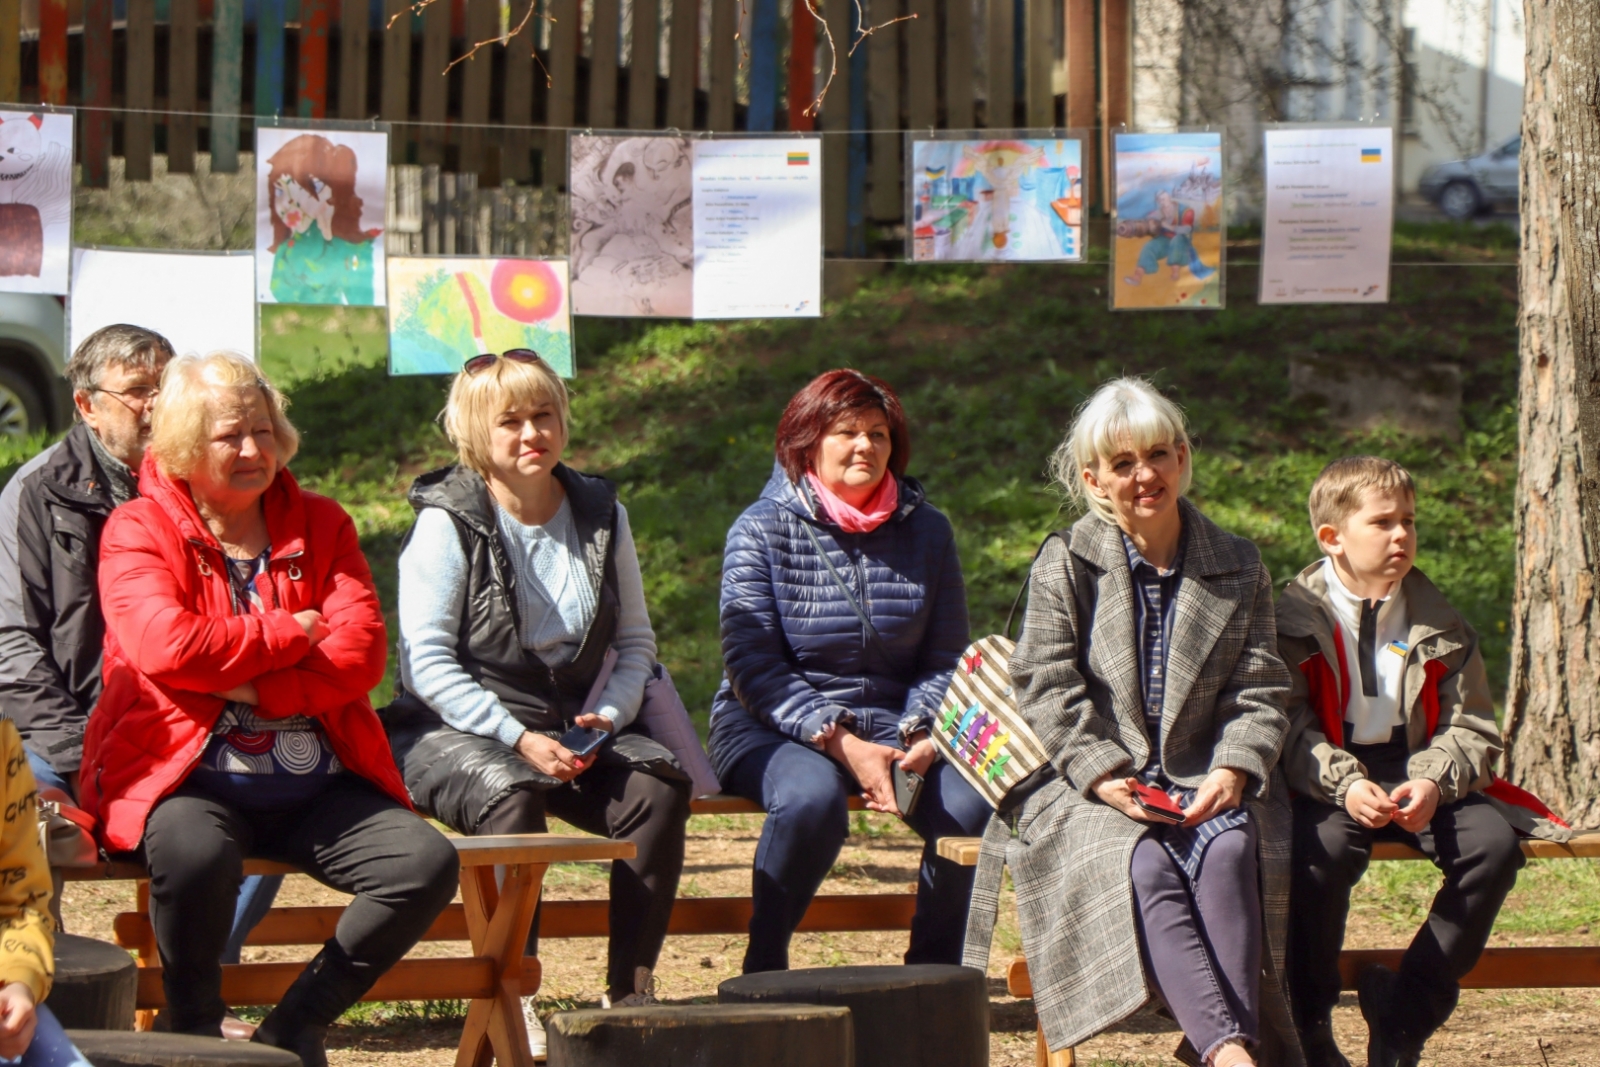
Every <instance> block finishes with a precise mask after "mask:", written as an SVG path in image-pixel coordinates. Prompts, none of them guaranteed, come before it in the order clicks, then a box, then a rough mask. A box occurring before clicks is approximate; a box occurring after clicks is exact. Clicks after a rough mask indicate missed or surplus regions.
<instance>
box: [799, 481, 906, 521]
mask: <svg viewBox="0 0 1600 1067" xmlns="http://www.w3.org/2000/svg"><path fill="white" fill-rule="evenodd" d="M806 481H807V482H808V483H810V485H811V491H812V492H813V493H815V494H816V495H817V503H819V504H821V505H822V510H823V511H824V512H825V513H826V514H827V516H828V518H829V519H831V520H833V523H834V525H836V526H838V527H839V529H841V530H843V531H844V532H845V533H871V532H872V531H873V530H876V529H877V528H878V527H880V526H882V525H883V524H884V523H885V522H887V521H889V516H891V515H893V514H894V513H895V509H896V508H898V507H899V506H900V484H899V482H898V481H896V479H895V476H894V475H893V474H892V473H890V472H889V471H884V472H883V481H881V482H879V483H878V488H877V491H875V492H874V493H873V494H872V496H870V497H868V498H867V502H866V504H865V505H864V506H863V507H860V508H856V507H852V506H851V505H849V504H847V503H845V502H844V501H843V500H841V499H840V498H839V497H838V496H837V495H836V494H834V493H831V492H829V491H828V487H827V486H825V485H823V484H822V479H821V478H818V477H817V476H816V474H815V473H813V472H811V471H807V472H806Z"/></svg>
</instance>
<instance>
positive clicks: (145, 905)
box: [123, 878, 161, 1030]
mask: <svg viewBox="0 0 1600 1067" xmlns="http://www.w3.org/2000/svg"><path fill="white" fill-rule="evenodd" d="M133 899H134V908H135V909H137V910H138V911H140V912H142V913H143V914H144V915H145V916H146V917H148V916H149V915H150V879H148V878H141V879H139V880H138V881H137V882H135V883H134V891H133ZM150 931H151V933H150V936H149V937H146V938H144V939H142V940H141V942H140V943H139V944H138V945H136V946H129V945H124V946H123V947H124V948H130V947H131V948H133V949H134V951H135V953H136V955H135V956H134V962H135V963H137V964H138V965H139V966H141V967H159V966H160V965H161V952H160V950H159V949H157V948H156V935H155V925H154V924H153V923H152V924H151V926H150ZM155 1025H156V1013H155V1012H153V1011H149V1010H145V1011H136V1012H134V1013H133V1028H134V1029H135V1030H151V1029H154V1028H155Z"/></svg>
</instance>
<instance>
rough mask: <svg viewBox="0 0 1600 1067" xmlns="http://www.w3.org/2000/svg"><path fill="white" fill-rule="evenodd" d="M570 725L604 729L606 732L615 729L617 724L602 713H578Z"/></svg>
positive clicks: (587, 728) (588, 728) (586, 728)
mask: <svg viewBox="0 0 1600 1067" xmlns="http://www.w3.org/2000/svg"><path fill="white" fill-rule="evenodd" d="M572 725H574V726H581V727H583V728H584V729H585V730H604V731H605V732H606V733H608V734H609V733H611V732H613V731H615V730H616V728H617V724H616V723H614V722H612V721H611V720H610V719H608V718H606V717H605V716H604V715H593V714H591V715H579V716H578V717H577V718H576V719H573V720H572Z"/></svg>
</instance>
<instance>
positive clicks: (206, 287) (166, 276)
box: [68, 248, 256, 359]
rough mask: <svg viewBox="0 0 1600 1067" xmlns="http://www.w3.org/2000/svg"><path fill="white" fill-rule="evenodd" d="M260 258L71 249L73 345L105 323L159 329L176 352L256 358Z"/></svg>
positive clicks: (240, 254)
mask: <svg viewBox="0 0 1600 1067" xmlns="http://www.w3.org/2000/svg"><path fill="white" fill-rule="evenodd" d="M255 286H256V261H255V256H253V255H252V254H250V253H248V252H238V253H218V252H145V251H136V250H128V251H123V250H121V249H110V248H75V249H73V251H72V297H71V299H70V301H69V302H68V320H69V323H70V333H71V335H72V349H73V350H74V351H75V350H76V349H77V347H78V344H79V342H81V341H82V340H83V339H84V338H85V337H88V336H89V335H90V334H91V333H93V332H94V331H96V330H98V329H99V328H100V327H102V326H110V325H111V324H113V323H118V322H128V323H132V324H133V325H135V326H143V327H145V328H146V329H151V330H155V331H156V332H157V333H160V334H162V335H163V336H165V337H166V338H167V340H169V341H171V342H172V347H173V350H174V351H176V352H179V353H186V352H200V353H205V352H214V351H217V350H218V349H227V350H229V351H233V352H242V353H244V354H245V355H247V356H249V357H250V358H251V359H254V358H255V357H256V293H255Z"/></svg>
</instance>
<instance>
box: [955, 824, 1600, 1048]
mask: <svg viewBox="0 0 1600 1067" xmlns="http://www.w3.org/2000/svg"><path fill="white" fill-rule="evenodd" d="M982 844H983V842H982V840H981V839H980V838H976V837H945V838H940V840H939V846H938V848H939V855H941V856H943V857H944V858H945V859H948V860H953V861H955V862H956V863H959V864H961V865H962V866H965V867H974V866H976V865H977V863H978V852H979V850H980V848H981V846H982ZM1522 853H1523V855H1525V856H1527V857H1528V858H1529V859H1542V860H1552V859H1592V858H1596V857H1600V832H1590V833H1582V834H1575V835H1573V838H1572V840H1571V841H1569V842H1567V843H1566V844H1557V843H1556V842H1554V841H1540V840H1527V841H1524V842H1522ZM1372 858H1373V859H1374V860H1420V859H1426V858H1427V857H1426V856H1424V855H1423V854H1422V853H1421V852H1419V851H1417V850H1416V849H1414V848H1411V847H1409V846H1407V845H1402V844H1398V843H1396V842H1390V841H1380V842H1378V843H1377V844H1376V845H1374V846H1373V849H1372ZM1404 954H1405V950H1404V949H1399V948H1377V949H1349V950H1346V951H1344V952H1341V953H1340V954H1339V973H1340V977H1341V981H1342V984H1343V988H1345V989H1348V990H1354V989H1355V988H1356V979H1357V977H1358V976H1359V975H1360V974H1361V972H1362V971H1363V970H1365V969H1366V968H1368V967H1370V966H1372V965H1373V964H1375V963H1381V964H1384V965H1386V966H1388V967H1398V966H1399V965H1400V957H1401V956H1402V955H1404ZM1461 985H1462V986H1463V987H1464V988H1467V989H1570V988H1593V987H1600V947H1596V948H1589V947H1580V948H1550V947H1529V948H1489V949H1485V950H1484V952H1483V956H1482V957H1481V958H1480V959H1479V960H1478V965H1477V966H1476V967H1474V968H1473V969H1472V970H1471V972H1469V973H1468V974H1467V976H1466V977H1465V978H1463V979H1462V980H1461ZM1006 988H1007V990H1008V991H1009V992H1010V993H1011V995H1012V996H1014V997H1031V996H1033V981H1032V979H1031V978H1030V977H1029V975H1028V961H1027V960H1026V959H1025V958H1023V957H1021V956H1018V957H1017V958H1016V959H1014V960H1012V961H1011V968H1010V970H1009V971H1007V973H1006ZM1035 1048H1036V1055H1035V1063H1036V1064H1037V1065H1038V1067H1073V1065H1074V1064H1076V1063H1077V1059H1076V1057H1075V1054H1074V1052H1073V1050H1072V1049H1070V1048H1068V1049H1058V1050H1056V1051H1054V1052H1052V1051H1050V1050H1049V1049H1048V1048H1047V1047H1046V1045H1045V1040H1044V1032H1043V1031H1042V1030H1041V1031H1039V1033H1038V1038H1037V1043H1036V1046H1035Z"/></svg>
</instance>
